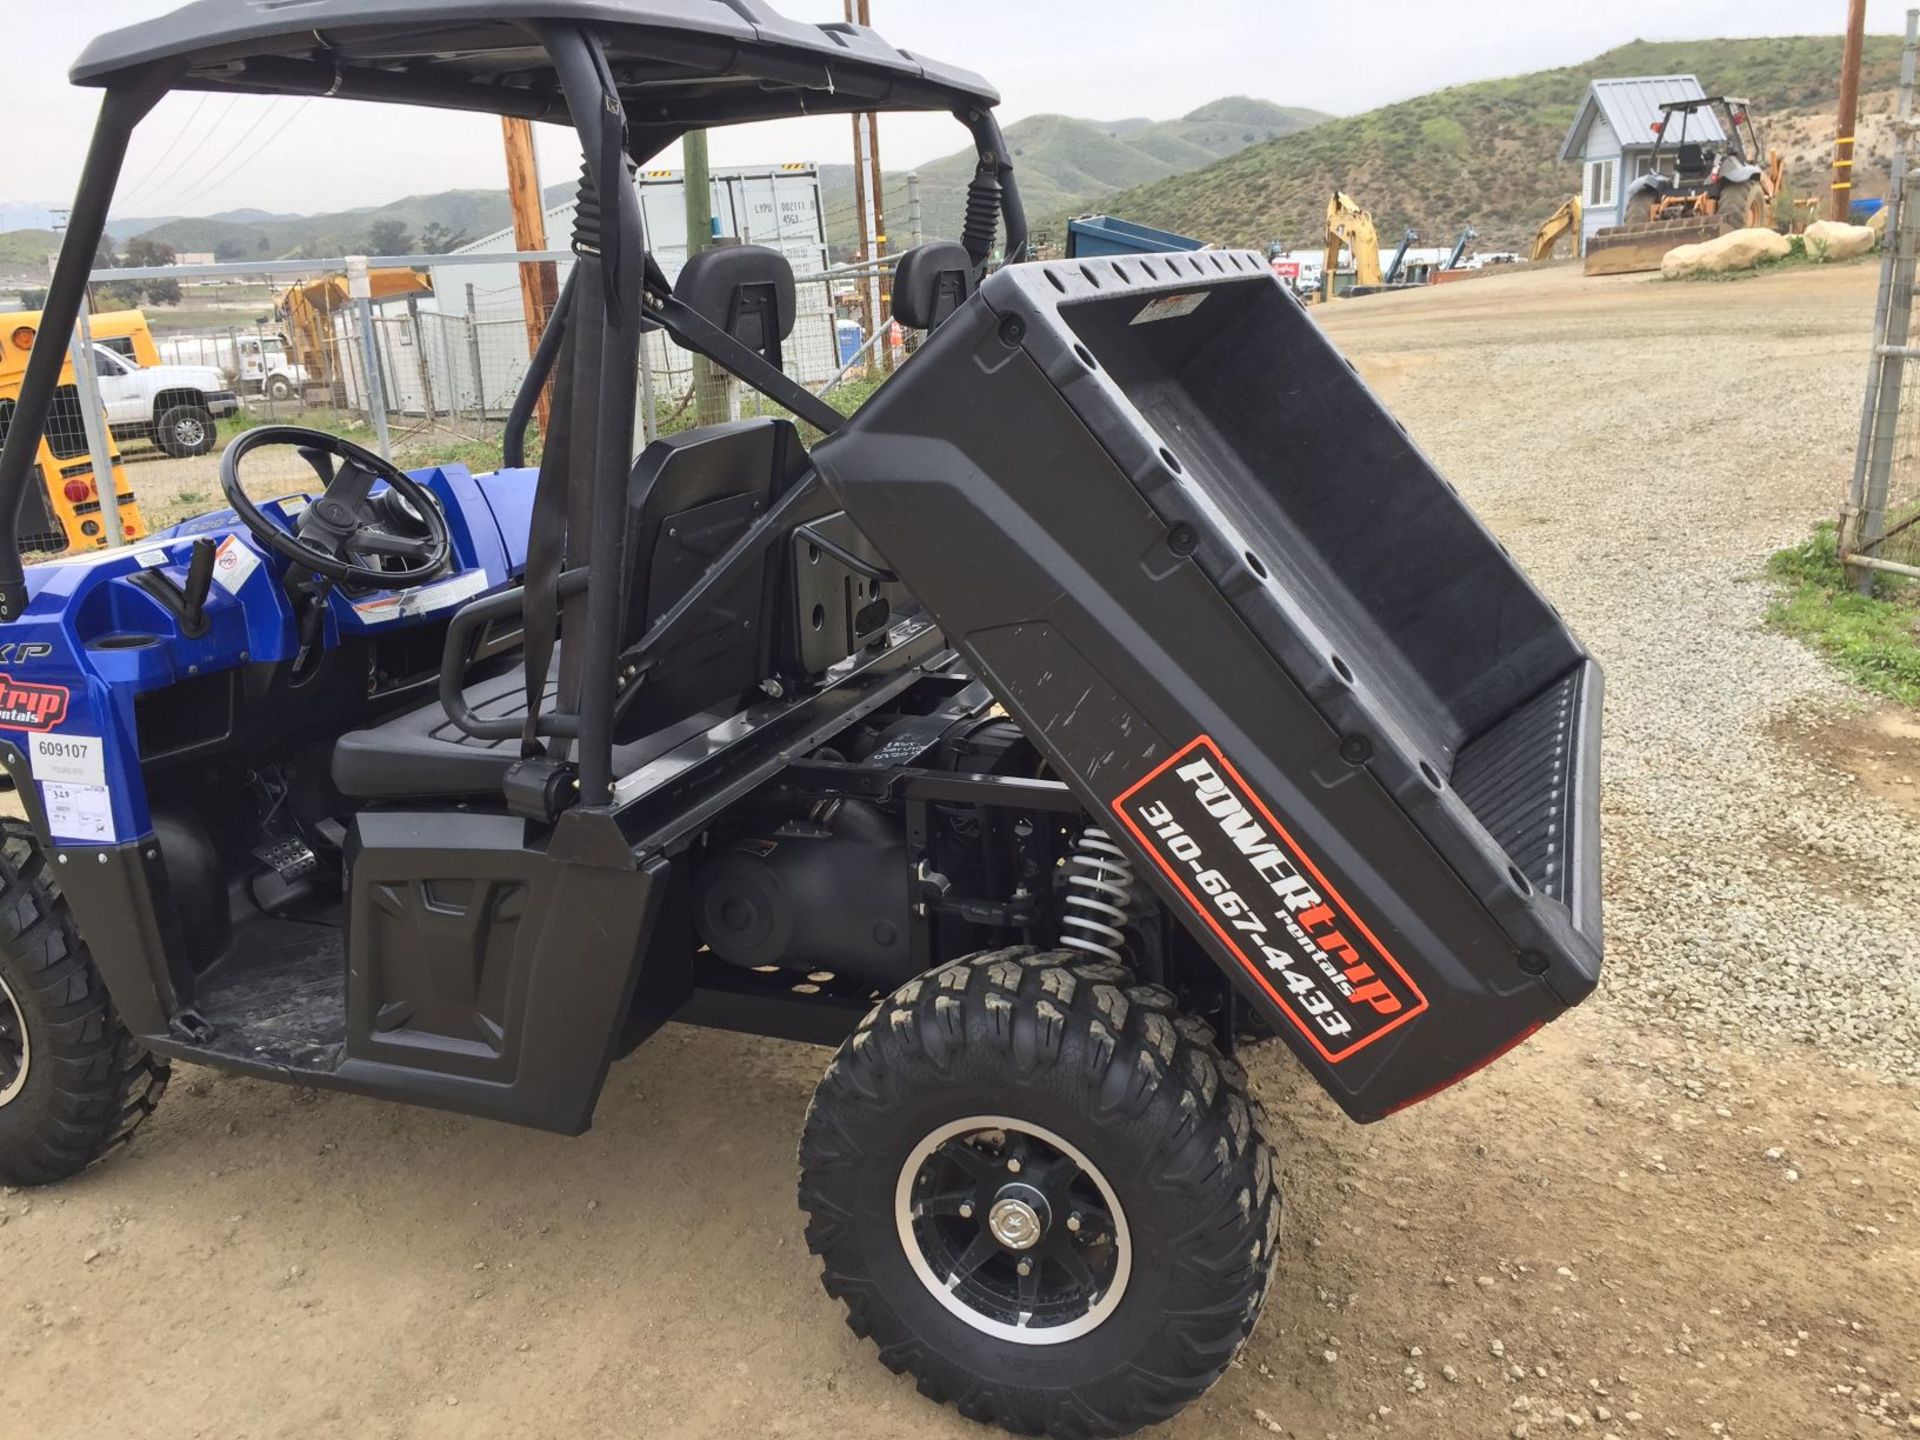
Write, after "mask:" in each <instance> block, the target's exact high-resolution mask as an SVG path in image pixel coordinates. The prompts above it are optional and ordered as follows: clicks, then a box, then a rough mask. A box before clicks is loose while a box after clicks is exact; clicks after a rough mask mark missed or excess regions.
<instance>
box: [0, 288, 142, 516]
mask: <svg viewBox="0 0 1920 1440" xmlns="http://www.w3.org/2000/svg"><path fill="white" fill-rule="evenodd" d="M92 329H93V338H94V343H95V344H96V345H105V346H107V347H108V348H109V349H112V350H115V351H118V352H119V353H120V354H122V355H126V356H128V357H129V358H132V359H134V360H136V361H138V362H139V363H141V364H156V365H157V364H158V363H159V361H160V355H159V351H158V350H157V349H156V348H155V346H154V343H153V333H152V331H150V330H149V329H148V328H147V319H146V316H144V315H142V314H141V313H140V312H139V311H138V310H113V311H106V312H103V313H102V314H99V315H95V316H94V317H93V318H92ZM37 343H43V342H42V341H41V336H40V315H39V313H38V312H37V311H26V312H22V313H19V314H12V315H0V444H4V443H5V441H6V435H7V428H8V426H9V425H11V424H12V422H13V411H14V406H15V404H16V402H17V401H18V400H19V396H20V382H21V381H22V380H23V379H24V378H25V377H26V372H27V357H28V356H29V355H30V354H31V353H32V352H33V347H34V346H35V344H37ZM44 343H46V344H52V345H60V346H61V347H62V348H63V349H64V348H65V343H66V337H65V336H51V335H50V336H47V337H46V339H45V341H44ZM101 423H102V425H104V424H105V423H106V422H105V418H104V417H102V420H101ZM107 452H108V454H110V455H111V456H112V457H113V488H114V493H115V494H116V495H117V496H118V497H119V501H120V528H121V530H122V532H123V533H124V536H125V538H126V539H129V540H138V539H140V538H141V537H142V536H144V535H145V534H146V533H147V527H146V522H145V521H144V520H143V519H142V518H141V516H140V507H139V504H138V503H137V501H136V500H135V498H134V493H133V488H132V487H131V486H130V485H129V484H128V483H127V476H126V471H125V469H124V468H123V467H122V466H121V464H120V451H119V447H118V446H117V445H116V444H115V443H114V439H113V435H112V433H111V432H108V434H107ZM34 469H35V472H36V473H37V474H38V476H39V478H40V484H38V485H35V486H33V487H31V488H30V489H29V490H28V491H27V494H26V500H25V501H24V503H23V504H22V505H21V507H20V522H19V523H20V548H21V549H23V550H37V551H41V552H46V553H58V552H59V551H62V550H95V549H99V548H101V547H102V546H104V545H105V544H106V543H107V532H106V528H105V527H106V519H105V517H104V516H103V515H102V513H101V508H102V507H101V504H100V491H99V487H98V484H97V483H96V481H95V479H94V473H93V457H92V452H91V450H90V448H89V446H88V444H87V432H86V426H85V424H84V422H83V419H82V416H81V410H80V396H79V392H78V391H77V390H76V389H75V388H74V383H73V361H72V359H71V358H68V359H67V360H66V361H65V363H63V364H62V365H61V367H60V388H59V389H58V390H57V391H55V392H54V398H53V407H52V409H51V410H50V411H49V412H48V415H47V429H46V434H44V435H43V436H41V438H40V447H39V453H38V454H37V455H35V457H34Z"/></svg>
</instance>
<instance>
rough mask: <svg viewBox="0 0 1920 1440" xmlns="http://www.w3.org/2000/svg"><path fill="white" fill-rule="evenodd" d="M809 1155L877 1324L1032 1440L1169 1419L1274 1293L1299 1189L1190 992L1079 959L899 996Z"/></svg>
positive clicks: (1008, 963) (974, 1402)
mask: <svg viewBox="0 0 1920 1440" xmlns="http://www.w3.org/2000/svg"><path fill="white" fill-rule="evenodd" d="M800 1158H801V1181H800V1203H801V1207H802V1208H803V1209H804V1210H806V1211H807V1213H808V1216H809V1224H808V1226H807V1243H808V1245H809V1246H810V1247H811V1248H812V1250H813V1251H814V1253H815V1254H817V1255H819V1256H820V1257H821V1259H822V1262H823V1265H822V1269H823V1281H824V1283H825V1285H826V1288H827V1291H828V1293H830V1294H832V1295H833V1296H835V1297H836V1298H837V1299H839V1300H841V1301H842V1302H843V1303H844V1304H845V1305H846V1307H847V1323H848V1325H849V1326H850V1327H851V1328H852V1329H853V1331H854V1333H855V1334H857V1335H861V1336H864V1337H867V1338H869V1339H871V1340H872V1341H873V1342H874V1343H875V1345H876V1346H878V1347H879V1351H880V1358H881V1361H882V1362H883V1363H884V1364H885V1365H886V1366H887V1367H888V1368H889V1369H891V1370H894V1371H896V1372H901V1371H907V1372H911V1373H912V1374H913V1375H914V1377H915V1378H916V1380H917V1381H918V1382H919V1388H920V1391H921V1393H922V1394H924V1395H926V1396H928V1397H929V1398H930V1399H933V1400H937V1401H950V1402H952V1403H953V1404H954V1405H955V1406H956V1407H957V1408H958V1409H959V1410H960V1412H961V1413H962V1414H963V1415H966V1416H967V1417H968V1418H970V1419H973V1420H978V1421H983V1422H986V1423H990V1424H997V1425H1000V1426H1002V1427H1004V1428H1006V1429H1009V1430H1012V1431H1015V1432H1017V1433H1020V1434H1027V1435H1039V1434H1043V1433H1044V1434H1047V1435H1052V1436H1058V1437H1065V1440H1078V1437H1097V1436H1114V1435H1124V1434H1127V1433H1129V1432H1131V1431H1133V1430H1136V1429H1138V1428H1140V1427H1141V1426H1143V1425H1148V1424H1152V1423H1155V1422H1157V1421H1161V1420H1166V1419H1168V1418H1170V1417H1171V1416H1173V1415H1175V1414H1177V1413H1178V1412H1179V1411H1180V1410H1181V1409H1182V1408H1184V1407H1185V1406H1186V1405H1187V1404H1188V1403H1190V1402H1191V1401H1192V1400H1194V1399H1195V1398H1197V1397H1198V1396H1199V1395H1200V1394H1202V1393H1203V1392H1204V1391H1205V1390H1206V1389H1207V1388H1208V1387H1209V1386H1210V1385H1212V1384H1213V1382H1214V1381H1215V1380H1217V1379H1218V1378H1219V1377H1220V1375H1221V1374H1222V1373H1223V1372H1224V1371H1225V1370H1226V1367H1227V1365H1228V1364H1229V1363H1230V1362H1231V1361H1232V1359H1233V1357H1234V1355H1235V1353H1236V1352H1237V1351H1238V1350H1239V1348H1240V1346H1241V1345H1242V1343H1244V1341H1245V1340H1246V1338H1247V1336H1248V1334H1250V1333H1251V1331H1252V1329H1253V1325H1254V1322H1255V1320H1256V1319H1257V1317H1258V1315H1259V1312H1260V1305H1261V1302H1262V1301H1263V1300H1264V1298H1265V1295H1266V1289H1267V1284H1268V1280H1269V1278H1270V1275H1271V1269H1272V1263H1273V1247H1274V1239H1275V1236H1276V1234H1277V1233H1278V1228H1279V1220H1280V1197H1279V1194H1278V1191H1277V1188H1276V1187H1275V1185H1274V1183H1273V1158H1272V1153H1271V1151H1270V1149H1269V1148H1268V1145H1267V1143H1266V1141H1265V1139H1264V1137H1263V1135H1262V1133H1261V1117H1260V1113H1259V1110H1258V1107H1257V1106H1256V1105H1254V1104H1253V1103H1252V1102H1250V1101H1249V1100H1248V1099H1247V1096H1246V1088H1245V1076H1244V1074H1243V1073H1242V1072H1241V1071H1240V1069H1239V1067H1238V1066H1236V1065H1234V1064H1233V1063H1232V1062H1230V1061H1228V1060H1226V1059H1225V1058H1224V1057H1223V1056H1222V1055H1221V1053H1220V1051H1219V1049H1218V1048H1217V1047H1216V1045H1215V1044H1214V1040H1213V1035H1212V1032H1211V1031H1210V1030H1209V1029H1208V1028H1207V1027H1206V1025H1204V1024H1203V1023H1201V1022H1199V1021H1198V1020H1193V1019H1181V1018H1179V1017H1177V1016H1176V1014H1175V1012H1174V1002H1173V997H1172V996H1171V995H1169V994H1168V993H1167V992H1166V991H1164V990H1161V989H1158V988H1156V987H1152V986H1140V985H1134V984H1132V982H1131V979H1130V977H1128V975H1127V974H1126V972H1125V971H1124V970H1122V969H1121V968H1120V967H1118V966H1114V965H1109V964H1106V963H1104V962H1098V963H1094V962H1089V961H1088V960H1087V959H1086V957H1084V956H1077V955H1074V954H1072V953H1071V952H1054V953H1051V954H1036V953H1034V952H1032V951H1030V950H1003V951H998V952H993V953H989V954H984V955H979V956H976V957H973V958H972V959H969V960H962V961H957V962H955V963H953V964H951V965H947V966H945V967H943V968H942V969H940V970H937V971H935V972H933V973H931V974H928V975H925V976H923V977H921V978H920V979H917V980H912V981H909V982H908V983H907V984H906V985H904V986H902V987H901V988H900V989H899V990H897V991H895V992H894V994H893V995H892V996H890V997H889V998H888V999H886V1000H884V1001H882V1002H881V1004H880V1005H879V1006H877V1007H876V1008H875V1010H874V1011H873V1013H872V1014H871V1015H869V1016H868V1018H867V1019H866V1021H865V1022H864V1023H863V1024H862V1026H861V1028H860V1029H859V1030H858V1031H857V1032H856V1033H855V1034H854V1035H853V1037H852V1038H851V1039H849V1040H848V1041H847V1042H846V1044H845V1045H843V1046H842V1047H841V1049H840V1051H839V1053H838V1055H837V1056H836V1057H835V1059H834V1062H833V1064H832V1065H831V1066H830V1067H829V1068H828V1070H827V1074H826V1076H825V1078H824V1079H823V1080H822V1081H821V1083H820V1087H819V1089H818V1090H817V1091H816V1092H815V1095H814V1100H813V1105H812V1108H811V1109H810V1111H809V1112H808V1116H807V1125H806V1131H805V1135H804V1138H803V1140H802V1142H801V1150H800Z"/></svg>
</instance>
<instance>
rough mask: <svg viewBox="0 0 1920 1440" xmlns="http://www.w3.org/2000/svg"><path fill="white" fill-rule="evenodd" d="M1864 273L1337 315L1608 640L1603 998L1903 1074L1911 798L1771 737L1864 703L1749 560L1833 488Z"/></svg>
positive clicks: (1576, 289)
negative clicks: (1868, 791)
mask: <svg viewBox="0 0 1920 1440" xmlns="http://www.w3.org/2000/svg"><path fill="white" fill-rule="evenodd" d="M1875 273H1876V272H1875V271H1874V269H1873V267H1872V266H1867V265H1856V266H1846V267H1838V268H1836V269H1834V270H1831V271H1822V272H1806V271H1801V272H1797V273H1791V274H1786V275H1775V276H1769V277H1765V278H1761V279H1753V280H1747V281H1743V282H1739V283H1736V284H1690V285H1669V284H1663V283H1659V282H1650V281H1648V280H1645V279H1642V278H1639V277H1623V278H1620V279H1614V280H1602V281H1588V280H1585V279H1584V278H1581V277H1579V276H1578V274H1577V272H1576V271H1574V270H1573V269H1572V267H1564V268H1555V269H1551V270H1547V271H1544V272H1541V273H1538V274H1534V275H1527V276H1519V277H1514V278H1512V279H1507V278H1504V277H1503V278H1501V279H1499V280H1495V281H1486V282H1481V285H1482V286H1483V287H1484V288H1482V289H1481V292H1480V293H1478V294H1472V295H1468V294H1467V293H1465V292H1462V293H1460V294H1458V295H1448V294H1446V293H1445V292H1440V293H1436V294H1433V295H1427V296H1415V297H1413V298H1412V299H1411V300H1410V301H1404V302H1399V303H1400V308H1399V309H1398V311H1397V312H1396V313H1388V312H1387V311H1386V310H1384V309H1383V310H1379V311H1375V312H1373V313H1365V312H1364V311H1363V310H1362V308H1361V307H1359V306H1354V307H1350V308H1346V309H1337V310H1336V311H1334V312H1333V318H1332V321H1331V324H1330V325H1329V328H1330V330H1331V331H1332V333H1333V335H1334V336H1335V338H1336V339H1337V340H1338V341H1339V342H1340V343H1341V344H1342V345H1343V346H1346V347H1347V348H1349V349H1350V350H1351V351H1352V352H1353V353H1354V354H1355V355H1356V356H1357V357H1358V358H1359V361H1360V364H1361V368H1362V371H1363V373H1367V374H1370V375H1371V376H1373V377H1374V378H1376V379H1377V380H1378V381H1379V383H1380V384H1381V386H1382V388H1383V390H1384V392H1385V394H1386V397H1387V400H1388V402H1389V404H1390V405H1392V406H1393V408H1394V409H1395V410H1396V412H1397V413H1399V414H1400V416H1401V418H1402V419H1403V420H1405V421H1406V422H1407V424H1408V426H1409V428H1410V429H1411V430H1412V431H1413V433H1414V435H1415V436H1416V437H1417V438H1418V439H1419V440H1420V441H1421V443H1422V444H1423V445H1425V446H1426V447H1427V448H1428V450H1429V451H1430V453H1431V454H1432V455H1433V456H1434V458H1435V459H1436V460H1437V461H1438V462H1439V464H1440V466H1441V468H1442V469H1443V470H1444V471H1446V472H1447V473H1448V474H1449V475H1450V476H1451V478H1452V479H1453V480H1454V482H1455V483H1456V484H1457V485H1459V486H1460V487H1461V489H1462V491H1463V492H1464V493H1465V494H1466V495H1467V497H1468V498H1469V499H1470V500H1471V501H1472V503H1473V504H1474V506H1475V507H1476V508H1477V509H1478V510H1479V511H1480V513H1481V514H1482V516H1483V517H1484V518H1485V519H1486V520H1487V522H1488V523H1489V524H1490V525H1491V526H1492V528H1493V529H1494V530H1495V531H1496V532H1497V533H1498V534H1499V535H1500V536H1501V537H1502V539H1504V540H1505V541H1506V542H1507V544H1508V546H1509V548H1510V549H1511V550H1512V551H1513V552H1514V554H1515V556H1516V557H1517V558H1518V559H1519V561H1520V563H1521V564H1522V565H1523V566H1525V568H1526V569H1527V570H1528V571H1529V573H1531V574H1532V575H1533V576H1534V578H1535V579H1536V581H1537V582H1538V583H1539V584H1540V586H1541V588H1542V589H1544V590H1545V591H1546V593H1547V594H1548V595H1550V596H1552V597H1553V599H1554V600H1555V601H1556V602H1557V603H1558V604H1559V605H1560V607H1561V609H1562V610H1563V612H1564V613H1565V614H1566V615H1567V617H1568V618H1569V620H1570V621H1571V622H1572V624H1573V626H1574V628H1575V629H1576V630H1577V631H1578V632H1579V634H1580V636H1581V638H1582V639H1583V640H1584V641H1585V642H1586V643H1587V645H1588V646H1589V647H1590V648H1591V649H1592V650H1593V651H1594V653H1595V654H1596V655H1598V656H1599V657H1600V659H1601V661H1602V663H1603V664H1604V665H1605V666H1606V669H1607V678H1608V696H1607V714H1606V771H1605V806H1604V815H1605V826H1606V829H1605V841H1606V867H1607V896H1608V901H1609V911H1608V915H1607V932H1608V934H1607V939H1608V968H1607V971H1606V990H1605V993H1606V995H1607V997H1608V999H1609V1001H1610V1002H1612V1003H1614V1004H1617V1005H1619V1006H1620V1007H1622V1008H1623V1009H1624V1010H1627V1011H1629V1012H1630V1013H1632V1014H1633V1015H1634V1016H1635V1017H1636V1018H1637V1019H1638V1020H1640V1021H1641V1022H1643V1023H1646V1024H1652V1025H1660V1026H1665V1027H1673V1028H1676V1029H1678V1030H1680V1031H1682V1032H1685V1033H1693V1032H1695V1031H1701V1030H1706V1029H1711V1030H1713V1031H1715V1032H1717V1033H1725V1034H1740V1035H1752V1034H1754V1033H1755V1032H1756V1031H1757V1032H1761V1033H1764V1034H1769V1035H1774V1036H1780V1037H1785V1038H1788V1039H1793V1040H1805V1041H1811V1042H1815V1043H1818V1044H1820V1045H1821V1046H1822V1047H1823V1048H1824V1049H1826V1050H1827V1051H1828V1053H1830V1054H1831V1055H1833V1056H1834V1057H1835V1058H1838V1059H1841V1060H1846V1061H1857V1062H1859V1063H1861V1064H1865V1065H1869V1066H1872V1067H1874V1068H1876V1069H1878V1070H1881V1071H1883V1072H1885V1073H1888V1074H1897V1075H1906V1076H1911V1075H1915V1074H1920V1032H1917V1031H1916V1016H1920V967H1915V966H1913V965H1912V964H1910V963H1908V964H1902V963H1900V962H1901V961H1903V960H1905V961H1909V962H1910V961H1911V960H1912V959H1913V958H1914V957H1915V955H1916V953H1917V950H1920V940H1917V939H1916V937H1920V887H1916V885H1915V884H1914V869H1913V867H1914V861H1915V857H1916V856H1920V817H1916V816H1915V815H1914V814H1913V813H1912V812H1911V811H1903V810H1901V809H1899V808H1896V807H1891V806H1885V805H1870V806H1867V807H1865V808H1863V806H1862V803H1861V800H1860V797H1859V796H1858V794H1857V793H1856V787H1854V786H1852V785H1851V784H1848V783H1846V777H1845V776H1844V775H1838V776H1837V775H1836V774H1835V773H1834V772H1833V770H1832V768H1831V767H1828V766H1822V765H1821V764H1820V763H1819V760H1818V757H1817V756H1814V755H1808V754H1806V753H1803V752H1802V751H1801V750H1800V749H1798V748H1791V749H1790V748H1787V747H1783V746H1782V745H1781V744H1780V742H1779V740H1778V739H1777V738H1776V737H1775V736H1773V735H1771V734H1770V733H1769V725H1770V723H1771V722H1773V721H1774V720H1776V719H1777V718H1778V717H1781V716H1783V715H1803V716H1809V717H1821V716H1828V715H1832V714H1835V713H1838V712H1842V711H1844V710H1845V709H1846V708H1847V707H1851V706H1856V705H1858V703H1859V702H1858V701H1857V700H1856V699H1854V698H1853V696H1852V695H1851V693H1850V692H1849V690H1848V688H1847V687H1846V686H1845V685H1844V684H1843V683H1842V682H1841V681H1840V680H1839V679H1837V678H1836V677H1835V676H1834V674H1833V673H1832V672H1831V670H1830V669H1829V668H1828V667H1827V666H1826V664H1825V663H1824V662H1823V661H1822V660H1821V659H1819V657H1817V656H1816V655H1814V654H1813V653H1812V652H1811V651H1809V650H1807V649H1806V648H1804V647H1803V646H1801V645H1800V644H1799V643H1798V642H1796V641H1793V640H1791V639H1787V638H1785V637H1782V636H1779V635H1776V634H1773V633H1771V632H1769V631H1767V630H1766V629H1764V628H1763V625H1762V618H1763V616H1764V613H1765V610H1766V605H1767V601H1768V597H1769V593H1770V587H1769V586H1768V584H1767V583H1766V582H1765V581H1764V580H1763V579H1761V578H1759V575H1760V571H1761V568H1762V566H1763V565H1764V562H1765V560H1766V557H1767V555H1768V554H1769V553H1771V552H1772V551H1773V550H1775V549H1778V548H1780V547H1781V546H1784V545H1788V544H1791V543H1794V542H1796V541H1798V540H1800V539H1803V538H1805V536H1806V533H1807V531H1808V530H1809V529H1810V528H1811V526H1812V524H1813V522H1814V521H1816V520H1818V519H1821V518H1825V517H1828V516H1832V515H1835V514H1837V513H1838V511H1839V507H1840V503H1841V499H1842V497H1843V494H1844V491H1845V486H1846V483H1847V480H1848V478H1849V476H1850V475H1851V473H1852V462H1853V438H1854V430H1855V426H1856V425H1857V423H1858V422H1857V415H1858V406H1859V400H1860V387H1861V386H1862V384H1863V383H1864V381H1865V375H1866V359H1865V355H1866V337H1867V335H1868V332H1869V330H1870V321H1871V315H1872V306H1873V282H1874V278H1875ZM1469 288H1472V287H1469ZM1428 317H1431V323H1430V324H1425V323H1422V322H1423V321H1425V320H1427V319H1428ZM1469 375H1470V376H1471V377H1472V383H1473V385H1474V386H1475V387H1476V388H1483V389H1484V390H1485V392H1487V393H1488V394H1489V395H1490V396H1492V397H1497V401H1498V408H1499V411H1500V412H1501V414H1500V416H1499V417H1498V419H1494V418H1493V417H1490V416H1489V415H1488V414H1487V413H1486V412H1487V408H1488V407H1486V406H1484V405H1476V404H1464V403H1462V395H1461V385H1462V381H1463V379H1464V377H1467V376H1469ZM1582 397H1593V398H1589V399H1588V400H1587V403H1580V402H1581V398H1582ZM1490 421H1491V424H1490Z"/></svg>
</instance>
